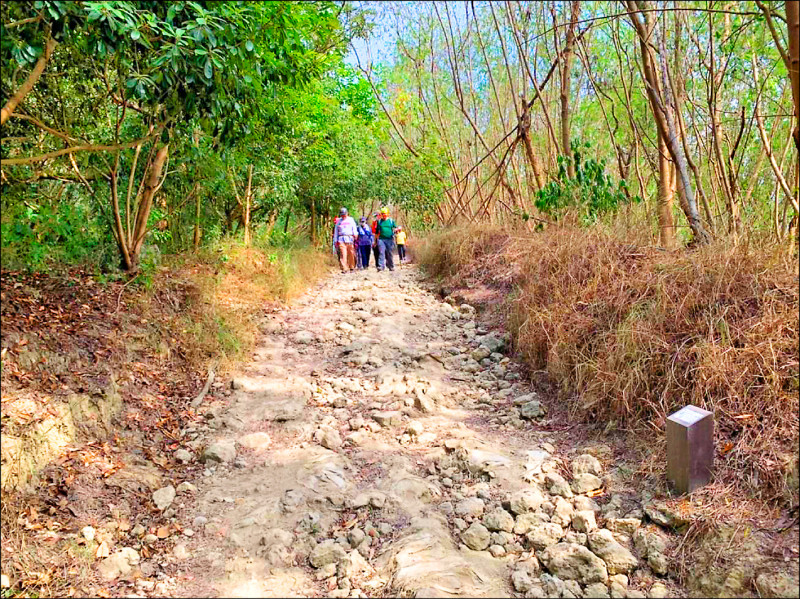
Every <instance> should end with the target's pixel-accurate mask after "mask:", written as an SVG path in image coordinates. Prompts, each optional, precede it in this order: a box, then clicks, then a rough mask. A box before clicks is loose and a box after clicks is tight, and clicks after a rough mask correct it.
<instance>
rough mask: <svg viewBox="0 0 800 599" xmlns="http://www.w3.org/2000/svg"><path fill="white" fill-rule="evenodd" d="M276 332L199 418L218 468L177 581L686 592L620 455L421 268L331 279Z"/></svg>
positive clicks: (266, 590) (201, 586) (200, 503)
mask: <svg viewBox="0 0 800 599" xmlns="http://www.w3.org/2000/svg"><path fill="white" fill-rule="evenodd" d="M262 329H263V331H264V333H265V335H264V336H263V340H262V343H261V345H260V347H259V348H258V350H257V352H256V355H255V356H254V359H253V361H252V363H251V364H250V366H249V368H248V369H247V370H246V371H244V372H243V373H242V374H241V375H240V376H238V377H236V378H235V379H234V380H233V383H232V388H233V390H232V392H231V394H230V396H229V397H228V400H229V401H228V402H227V403H225V405H224V406H218V407H216V408H213V409H211V410H210V411H209V412H208V413H207V414H206V417H207V418H208V420H207V425H208V428H206V427H203V428H202V429H197V431H196V437H197V443H196V445H197V446H196V450H197V452H198V453H197V459H199V460H201V461H204V463H205V471H204V472H203V471H202V470H201V473H202V475H201V476H200V477H199V478H198V480H196V481H195V484H194V486H195V487H196V489H193V488H192V487H191V486H188V487H187V486H186V485H183V489H180V488H179V494H178V498H177V499H176V504H178V503H179V502H180V501H182V499H181V497H182V496H187V494H188V495H193V496H194V497H193V502H192V503H193V504H192V508H191V513H186V514H181V519H182V520H185V522H183V526H185V527H186V528H189V529H191V530H190V532H191V533H192V536H186V537H185V539H184V541H183V542H181V543H180V544H178V545H176V547H175V548H174V550H173V553H172V555H170V556H169V558H168V559H169V561H170V562H171V563H174V564H176V565H177V566H178V568H179V571H180V575H179V576H177V577H175V578H172V579H171V580H173V581H174V584H172V585H169V586H171V587H172V588H169V589H168V588H167V587H166V586H162V587H161V591H162V592H169V593H170V594H173V595H178V596H203V595H205V596H208V595H211V596H216V595H218V596H228V597H325V596H327V597H382V596H405V597H414V596H416V597H448V596H468V597H503V596H519V597H522V596H526V597H645V596H650V597H663V596H667V595H668V594H669V595H673V594H680V593H681V591H680V590H679V589H677V588H676V587H674V586H672V583H671V582H670V581H669V580H668V579H664V578H661V577H660V576H659V575H660V574H663V573H664V572H665V571H666V567H667V564H666V558H665V557H664V555H665V553H666V552H667V545H668V543H669V538H668V537H667V536H666V535H664V534H663V533H662V532H660V531H658V530H657V529H656V528H655V527H654V526H652V525H645V524H643V523H642V518H643V513H642V510H641V508H640V503H639V502H638V501H636V499H638V498H637V497H636V496H634V495H632V494H626V493H625V492H624V490H622V489H618V488H616V486H617V485H618V483H617V482H616V481H617V480H618V478H617V477H615V476H614V465H613V464H611V463H609V462H610V450H609V448H608V447H607V446H604V445H597V444H595V445H586V446H583V447H568V446H564V445H565V442H564V440H563V439H560V438H559V435H560V433H559V432H558V431H557V430H556V431H554V430H552V429H553V427H552V425H551V424H550V423H549V421H548V417H547V414H546V412H545V407H544V405H543V403H540V401H539V397H538V396H537V395H536V393H534V392H533V391H532V390H531V389H530V388H529V386H528V384H527V383H526V382H525V381H524V380H523V377H521V375H520V369H519V367H518V365H517V364H515V363H514V362H513V361H511V360H510V359H509V358H508V357H506V356H505V354H504V353H503V352H504V349H505V344H506V340H505V339H504V338H503V337H502V336H501V335H500V334H498V333H490V332H489V331H486V330H482V329H481V326H480V324H476V321H475V310H474V309H473V308H472V307H471V306H468V305H461V306H459V305H457V304H456V305H452V304H451V303H448V302H441V301H439V300H438V299H436V298H435V297H434V295H432V294H431V293H429V292H428V291H426V290H425V289H424V288H423V287H422V286H421V285H420V278H419V274H418V273H417V271H416V269H414V268H413V267H408V266H406V267H403V268H402V269H399V270H398V271H396V272H394V273H377V272H375V271H374V270H369V271H366V272H359V273H353V274H348V275H335V276H332V277H330V278H328V279H326V280H325V281H324V283H322V284H321V285H320V286H318V287H317V288H315V289H312V290H311V291H309V292H308V293H307V294H306V296H304V298H302V299H301V300H300V301H298V302H296V303H295V304H294V305H293V306H292V307H291V308H290V309H287V310H285V311H283V312H281V313H277V314H274V315H270V316H268V317H266V319H265V321H264V323H263V325H262ZM599 489H602V491H601V492H599V493H598V492H597V491H598V490H599ZM592 496H595V497H596V499H592ZM139 590H140V591H143V589H139Z"/></svg>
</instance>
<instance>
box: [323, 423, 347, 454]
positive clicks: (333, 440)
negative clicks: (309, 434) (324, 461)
mask: <svg viewBox="0 0 800 599" xmlns="http://www.w3.org/2000/svg"><path fill="white" fill-rule="evenodd" d="M317 432H318V433H319V444H320V445H322V446H323V447H324V448H325V449H330V450H331V451H336V450H337V449H339V448H341V446H342V438H341V437H340V436H339V431H337V430H336V429H333V428H330V427H327V426H326V427H323V428H321V429H320V430H319V431H317Z"/></svg>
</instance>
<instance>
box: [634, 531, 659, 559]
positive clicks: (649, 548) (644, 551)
mask: <svg viewBox="0 0 800 599" xmlns="http://www.w3.org/2000/svg"><path fill="white" fill-rule="evenodd" d="M632 536H633V546H634V548H635V549H636V551H637V552H638V553H639V555H641V556H642V557H648V556H649V555H650V554H656V553H664V552H665V551H666V550H667V540H666V538H665V537H664V536H662V535H661V534H660V533H657V532H655V530H648V529H646V528H638V529H637V530H636V531H634V533H633V535H632Z"/></svg>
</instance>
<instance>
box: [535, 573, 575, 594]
mask: <svg viewBox="0 0 800 599" xmlns="http://www.w3.org/2000/svg"><path fill="white" fill-rule="evenodd" d="M539 580H541V581H542V583H543V584H544V592H545V596H546V597H564V596H565V591H566V590H567V589H566V585H565V584H564V581H563V580H561V579H560V578H559V577H558V576H553V575H552V574H546V573H545V574H542V575H541V576H540V577H539ZM579 588H580V587H579Z"/></svg>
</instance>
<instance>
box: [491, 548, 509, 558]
mask: <svg viewBox="0 0 800 599" xmlns="http://www.w3.org/2000/svg"><path fill="white" fill-rule="evenodd" d="M489 553H491V554H492V556H493V557H502V556H504V555H505V554H506V549H505V547H503V546H502V545H490V546H489Z"/></svg>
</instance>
